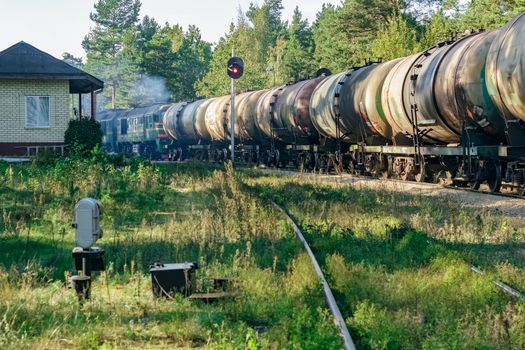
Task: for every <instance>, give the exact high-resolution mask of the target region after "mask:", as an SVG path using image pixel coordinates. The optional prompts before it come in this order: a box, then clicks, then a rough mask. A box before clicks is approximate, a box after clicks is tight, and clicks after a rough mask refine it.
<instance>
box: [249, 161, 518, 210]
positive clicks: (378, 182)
mask: <svg viewBox="0 0 525 350" xmlns="http://www.w3.org/2000/svg"><path fill="white" fill-rule="evenodd" d="M258 171H261V172H263V173H266V174H271V175H279V176H282V175H285V176H292V177H298V178H302V179H307V180H311V181H313V182H320V183H324V184H330V185H334V186H352V187H354V188H358V189H372V190H387V191H394V192H404V193H413V194H416V195H423V196H431V197H442V198H446V199H450V200H453V201H457V202H458V203H460V204H461V205H465V206H471V207H478V208H486V209H492V210H498V211H501V212H502V213H505V214H507V215H510V216H514V217H520V216H523V215H525V200H524V199H525V197H523V196H518V195H516V194H511V193H490V192H486V191H483V190H482V189H481V190H473V189H470V188H464V187H457V186H452V185H443V184H440V183H427V182H414V181H403V180H398V179H385V178H374V177H370V176H357V175H351V174H340V175H336V174H316V173H301V172H298V171H294V170H291V169H269V168H258Z"/></svg>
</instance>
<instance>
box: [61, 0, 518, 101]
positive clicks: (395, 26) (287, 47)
mask: <svg viewBox="0 0 525 350" xmlns="http://www.w3.org/2000/svg"><path fill="white" fill-rule="evenodd" d="M140 8H141V2H140V0H97V1H96V3H95V6H94V9H93V12H91V13H90V14H89V16H90V19H91V20H92V22H93V26H92V27H91V29H90V31H89V33H87V34H86V36H85V38H84V40H83V42H82V46H83V48H84V50H85V51H86V62H83V59H82V58H77V57H74V56H73V55H71V54H69V53H67V52H66V53H64V54H63V58H64V60H65V61H66V62H68V63H70V64H73V65H75V66H77V67H81V68H83V69H84V70H86V71H88V72H90V73H91V74H93V75H95V76H97V77H99V78H100V79H102V80H104V82H105V86H106V88H105V89H104V92H103V94H102V96H101V98H100V102H99V108H101V109H105V108H127V107H133V106H137V105H143V104H148V103H153V102H168V101H170V102H179V101H188V100H193V99H196V98H198V97H211V96H218V95H224V94H227V93H229V80H228V79H226V74H225V64H226V61H227V60H228V58H229V57H230V55H231V52H232V48H235V52H236V55H238V56H241V57H243V59H244V61H245V75H244V76H243V78H242V79H240V80H239V81H238V83H237V90H238V91H245V90H255V89H264V88H268V87H270V86H275V85H278V84H285V83H288V82H293V81H297V80H300V79H304V78H307V77H310V76H313V75H314V74H315V72H316V71H317V70H318V69H319V68H321V67H325V68H328V69H330V70H331V71H332V72H340V71H343V70H345V69H349V68H351V67H353V66H360V65H363V64H366V63H367V62H371V61H373V62H378V61H386V60H390V59H393V58H397V57H402V56H406V55H409V54H411V53H415V52H418V51H421V50H424V49H425V48H428V47H431V46H433V45H435V44H437V43H439V42H441V41H445V40H453V39H454V38H456V37H458V36H461V35H464V34H466V33H470V32H475V31H480V30H490V29H494V28H497V27H500V26H502V25H504V24H505V23H506V22H507V21H508V20H509V19H510V18H512V17H513V16H514V15H516V14H517V13H519V12H521V11H524V10H525V2H523V1H512V0H471V1H470V2H466V1H461V0H342V1H341V3H340V4H339V5H331V4H323V5H320V9H319V12H318V13H317V16H316V19H315V21H314V22H313V23H309V22H308V20H306V19H305V18H304V17H303V15H302V13H301V9H300V8H298V7H297V8H295V10H294V14H293V18H292V19H291V21H285V20H283V14H282V12H283V4H282V0H264V1H263V2H262V3H261V4H256V3H252V4H251V5H250V6H249V9H248V10H246V11H242V10H240V9H239V11H238V14H237V21H236V22H235V23H231V24H230V27H229V28H225V34H224V35H223V36H222V37H220V38H219V39H218V41H217V42H216V43H209V42H206V41H204V40H203V39H202V37H201V33H200V30H199V28H198V27H197V26H195V25H190V26H189V27H188V28H183V27H181V26H180V25H178V24H171V23H165V24H160V23H158V22H157V21H156V20H155V19H154V18H152V17H150V16H148V15H145V16H144V17H143V18H142V19H141V18H140ZM173 20H174V22H175V21H176V20H177V19H176V18H174V19H173Z"/></svg>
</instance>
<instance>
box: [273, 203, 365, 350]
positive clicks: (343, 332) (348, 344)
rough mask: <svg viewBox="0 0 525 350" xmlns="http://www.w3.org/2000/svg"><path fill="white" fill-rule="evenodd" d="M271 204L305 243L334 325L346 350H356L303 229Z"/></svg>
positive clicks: (279, 208)
mask: <svg viewBox="0 0 525 350" xmlns="http://www.w3.org/2000/svg"><path fill="white" fill-rule="evenodd" d="M271 203H272V205H273V206H274V207H275V208H277V210H279V211H280V212H281V213H282V214H283V216H284V217H285V218H286V220H287V221H288V222H289V223H290V224H291V225H292V227H293V230H294V232H295V234H296V236H297V238H298V239H299V240H300V241H301V243H303V245H304V248H305V250H306V252H307V253H308V256H309V257H310V260H311V262H312V266H313V268H314V270H315V273H316V274H317V277H319V280H320V281H321V284H322V286H323V292H324V294H325V297H326V302H327V303H328V306H329V308H330V311H331V312H332V315H333V316H334V323H335V325H336V326H337V328H339V334H340V336H341V338H342V341H343V345H344V348H345V350H355V349H356V347H355V344H354V341H353V340H352V337H351V336H350V333H349V332H348V328H347V327H346V322H345V320H344V317H343V315H342V314H341V311H340V310H339V307H338V306H337V302H336V300H335V298H334V295H333V293H332V290H331V289H330V286H329V284H328V282H327V281H326V278H325V276H324V273H323V271H322V270H321V266H320V265H319V263H318V262H317V259H316V257H315V254H314V253H313V251H312V249H311V248H310V246H309V244H308V242H307V241H306V239H305V238H304V235H303V233H302V232H301V229H300V228H299V226H298V225H297V224H296V223H295V221H294V220H293V219H292V218H291V217H290V216H289V215H288V213H287V212H286V211H285V210H284V209H283V208H281V207H280V206H279V205H277V204H276V203H275V202H273V201H272V202H271Z"/></svg>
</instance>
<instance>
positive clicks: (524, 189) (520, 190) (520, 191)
mask: <svg viewBox="0 0 525 350" xmlns="http://www.w3.org/2000/svg"><path fill="white" fill-rule="evenodd" d="M518 194H519V195H520V196H525V186H523V185H522V186H521V187H520V188H518Z"/></svg>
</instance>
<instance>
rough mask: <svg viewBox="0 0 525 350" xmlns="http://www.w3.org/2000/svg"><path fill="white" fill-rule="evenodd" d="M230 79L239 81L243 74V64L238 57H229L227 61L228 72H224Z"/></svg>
mask: <svg viewBox="0 0 525 350" xmlns="http://www.w3.org/2000/svg"><path fill="white" fill-rule="evenodd" d="M226 72H227V73H228V75H229V76H230V78H232V79H239V78H240V77H242V74H243V72H244V62H243V61H242V58H240V57H231V58H230V59H229V60H228V70H227V71H226Z"/></svg>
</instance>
